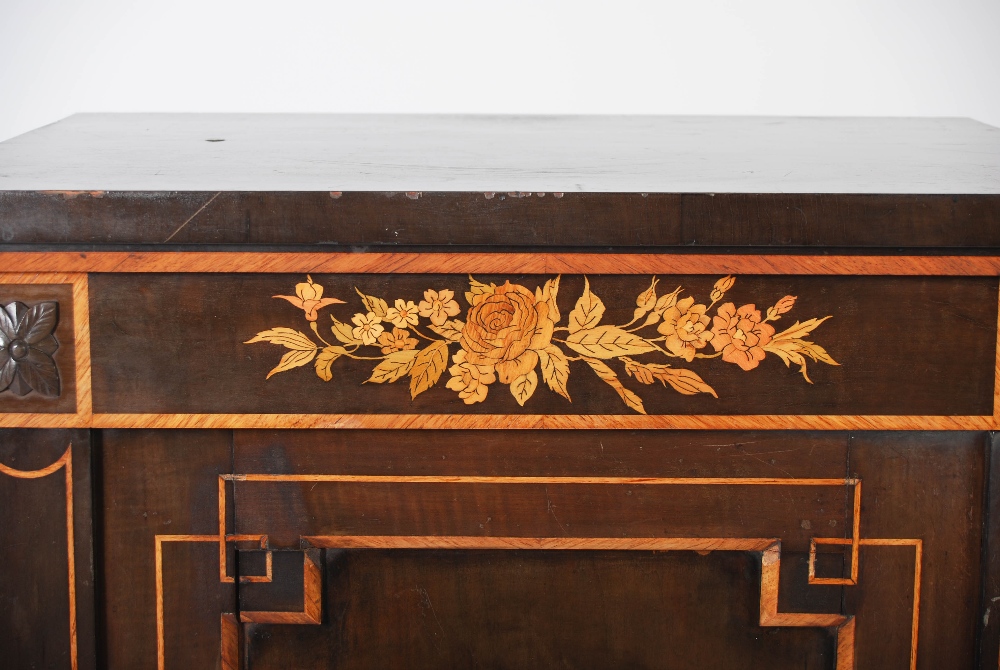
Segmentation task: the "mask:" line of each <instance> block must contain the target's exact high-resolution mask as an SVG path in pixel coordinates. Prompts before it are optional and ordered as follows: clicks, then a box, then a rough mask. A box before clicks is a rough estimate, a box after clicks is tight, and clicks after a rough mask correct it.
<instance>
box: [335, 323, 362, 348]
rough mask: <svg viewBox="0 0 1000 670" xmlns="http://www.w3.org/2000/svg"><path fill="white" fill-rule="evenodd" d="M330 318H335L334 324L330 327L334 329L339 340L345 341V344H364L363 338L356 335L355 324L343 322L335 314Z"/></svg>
mask: <svg viewBox="0 0 1000 670" xmlns="http://www.w3.org/2000/svg"><path fill="white" fill-rule="evenodd" d="M330 318H331V319H333V326H332V327H331V328H330V330H331V331H333V336H334V337H336V338H337V340H339V341H340V342H343V343H344V344H362V342H361V340H359V339H358V338H356V337H354V327H353V326H351V325H349V324H346V323H343V322H341V321H337V319H335V318H334V317H333V316H331V317H330Z"/></svg>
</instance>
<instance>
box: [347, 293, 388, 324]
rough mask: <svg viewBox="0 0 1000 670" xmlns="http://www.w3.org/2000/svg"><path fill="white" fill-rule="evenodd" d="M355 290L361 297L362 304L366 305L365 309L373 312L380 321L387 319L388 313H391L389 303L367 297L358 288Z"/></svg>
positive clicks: (373, 297)
mask: <svg viewBox="0 0 1000 670" xmlns="http://www.w3.org/2000/svg"><path fill="white" fill-rule="evenodd" d="M354 290H355V291H357V292H358V295H360V296H361V300H362V302H364V303H365V307H367V308H368V311H369V312H371V313H372V314H374V315H375V316H377V317H378V318H380V319H384V318H385V315H386V312H388V311H389V305H388V303H386V301H385V300H383V299H382V298H378V297H376V296H373V295H365V294H364V293H362V292H361V291H360V290H358V288H357V287H355V288H354Z"/></svg>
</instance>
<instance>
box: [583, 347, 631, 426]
mask: <svg viewBox="0 0 1000 670" xmlns="http://www.w3.org/2000/svg"><path fill="white" fill-rule="evenodd" d="M583 360H584V361H586V363H587V365H589V366H590V367H591V369H593V371H594V372H596V373H597V376H598V377H600V378H601V379H603V380H604V381H605V382H606V383H607V384H608V385H609V386H610V387H611V388H613V389H614V390H615V392H616V393H618V395H619V396H620V397H621V399H622V401H624V403H625V404H626V405H628V406H629V407H630V408H631V409H634V410H635V411H636V412H639V413H640V414H645V413H646V408H645V407H643V406H642V398H640V397H639V396H637V395H636V394H635V393H633V392H632V391H630V390H628V389H627V388H625V387H624V386H622V383H621V381H620V380H619V379H618V375H616V374H615V371H614V370H612V369H611V368H609V367H608V366H607V364H606V363H604V362H603V361H599V360H597V359H596V358H587V357H584V358H583Z"/></svg>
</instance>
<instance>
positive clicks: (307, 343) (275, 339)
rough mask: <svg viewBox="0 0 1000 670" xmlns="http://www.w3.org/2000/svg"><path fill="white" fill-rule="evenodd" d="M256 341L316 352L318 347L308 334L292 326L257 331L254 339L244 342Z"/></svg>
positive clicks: (251, 342)
mask: <svg viewBox="0 0 1000 670" xmlns="http://www.w3.org/2000/svg"><path fill="white" fill-rule="evenodd" d="M254 342H270V343H271V344H280V345H281V346H283V347H285V348H287V349H293V350H295V351H313V352H315V351H316V349H317V347H316V345H315V344H313V341H312V340H310V339H309V336H308V335H306V334H305V333H303V332H300V331H298V330H293V329H291V328H272V329H271V330H264V331H261V332H259V333H257V334H256V335H255V336H254V337H253V339H250V340H247V341H246V342H245V343H244V344H253V343H254ZM310 360H311V359H310Z"/></svg>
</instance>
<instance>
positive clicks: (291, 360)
mask: <svg viewBox="0 0 1000 670" xmlns="http://www.w3.org/2000/svg"><path fill="white" fill-rule="evenodd" d="M315 356H316V349H313V350H312V351H302V350H301V349H293V350H292V351H286V352H285V355H284V356H282V357H281V360H280V361H278V364H277V365H276V366H275V367H274V369H273V370H271V371H270V372H268V373H267V377H265V379H270V378H271V377H273V376H274V375H276V374H278V373H279V372H286V371H288V370H291V369H292V368H297V367H300V366H303V365H305V364H306V363H308V362H309V361H311V360H312V359H313V358H314V357H315Z"/></svg>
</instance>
